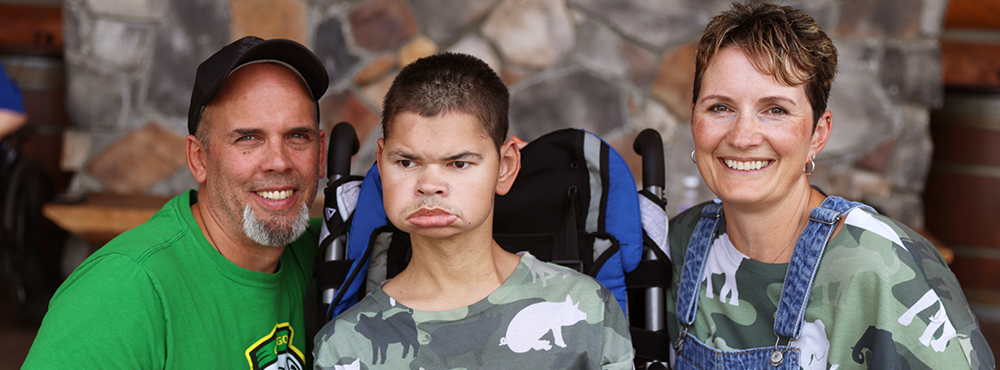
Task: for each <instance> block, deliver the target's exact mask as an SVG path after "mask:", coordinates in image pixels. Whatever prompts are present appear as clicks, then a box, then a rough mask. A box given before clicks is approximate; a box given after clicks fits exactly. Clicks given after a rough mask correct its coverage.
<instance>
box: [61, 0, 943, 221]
mask: <svg viewBox="0 0 1000 370" xmlns="http://www.w3.org/2000/svg"><path fill="white" fill-rule="evenodd" d="M728 3H729V2H728V1H725V0H702V1H674V0H671V1H647V0H228V1H204V0H171V1H159V0H66V1H65V3H64V6H65V8H64V9H65V10H64V19H65V27H64V28H65V39H66V53H65V60H66V64H67V79H68V103H67V104H68V110H69V113H70V117H71V120H72V123H73V127H74V128H73V129H72V130H71V131H70V132H68V133H67V134H66V135H65V144H66V148H68V149H67V150H66V151H65V153H64V157H63V162H62V165H63V167H64V168H65V169H67V170H72V171H75V172H76V175H75V177H74V180H73V184H72V189H73V190H77V191H107V192H118V193H146V194H157V195H173V194H176V193H179V192H181V191H183V190H185V189H187V188H191V187H196V186H197V184H196V183H195V182H194V180H193V178H192V177H191V175H190V174H189V173H188V170H187V167H186V166H185V163H184V160H183V158H184V151H183V137H184V135H185V134H186V123H185V117H186V109H187V105H188V100H189V97H190V89H191V85H192V82H193V79H194V73H195V68H196V66H197V64H198V63H199V62H200V61H202V60H203V59H204V58H206V57H207V56H208V55H210V54H211V53H212V52H213V51H215V50H217V49H218V48H220V47H222V46H223V45H225V44H227V43H229V42H231V41H232V40H234V39H237V38H239V37H241V36H244V35H257V36H260V37H264V38H272V37H284V38H289V39H293V40H296V41H299V42H302V43H303V44H305V45H307V46H309V47H310V48H312V49H313V50H314V51H315V52H316V53H317V55H318V56H319V57H320V59H321V60H322V61H323V63H325V65H326V67H327V71H328V72H329V74H330V77H331V80H330V81H331V83H330V89H329V91H328V93H327V95H326V96H325V97H324V98H323V100H322V102H321V104H322V113H321V115H322V122H323V125H324V126H326V127H329V125H332V124H334V123H336V122H339V121H341V120H344V121H348V122H351V123H352V124H354V125H355V127H356V129H357V131H358V133H359V135H360V136H361V141H362V149H361V153H359V155H358V156H357V157H356V159H355V166H354V169H355V172H358V173H361V172H363V171H365V170H366V169H367V167H368V166H369V165H370V164H371V163H373V161H374V142H375V140H376V139H377V136H378V135H379V130H378V127H377V126H378V121H379V113H380V112H379V106H380V102H381V98H382V96H383V94H384V93H385V91H386V90H387V89H388V86H389V84H390V82H391V80H392V78H393V76H394V75H395V73H396V72H398V70H399V68H400V66H403V65H405V64H407V63H409V62H411V61H413V60H415V59H417V58H419V57H422V56H426V55H430V54H433V53H435V52H438V51H446V50H447V51H458V52H465V53H470V54H473V55H476V56H478V57H480V58H481V59H483V60H485V61H486V62H487V63H488V64H490V65H491V66H492V67H493V68H494V69H496V70H497V71H498V72H499V74H500V75H501V76H502V77H503V79H504V81H505V82H507V84H508V86H509V87H510V89H511V92H512V107H511V122H512V128H511V131H512V132H511V133H512V134H513V135H516V136H518V137H520V138H522V139H524V140H531V139H534V138H536V137H538V136H539V135H541V134H543V133H545V132H548V131H552V130H555V129H558V128H563V127H578V128H584V129H587V130H590V131H592V132H595V133H597V134H599V135H601V136H602V137H603V138H605V140H607V141H608V142H609V143H611V144H612V146H614V147H615V148H616V149H618V150H619V152H620V153H621V154H623V155H624V156H625V157H626V159H627V161H628V162H629V163H630V165H631V166H633V167H632V169H633V173H634V174H635V176H636V177H637V181H638V176H639V175H640V171H639V167H638V165H639V158H638V157H637V156H636V155H635V154H634V153H633V152H632V149H631V142H632V140H633V139H634V138H635V136H636V134H637V133H638V132H639V131H641V130H642V129H645V128H655V129H657V130H658V131H659V132H660V133H661V134H662V136H663V139H664V147H665V156H666V159H667V174H668V185H667V189H666V190H665V192H666V195H667V197H668V199H669V200H670V205H668V208H669V211H670V213H671V214H674V213H676V212H677V210H678V206H681V205H683V204H687V203H690V202H694V201H699V200H705V199H709V198H711V197H712V194H711V193H710V192H709V191H708V189H707V188H705V187H704V185H703V184H701V183H700V177H697V176H698V174H697V170H696V168H695V166H694V164H692V163H691V160H690V159H689V157H688V155H689V153H690V152H691V150H692V149H693V142H692V139H691V134H690V130H689V126H688V121H689V118H690V117H689V115H690V101H691V84H692V78H693V76H692V75H693V70H694V65H693V60H694V57H693V51H692V46H693V43H694V42H695V41H697V39H698V37H699V36H700V34H701V32H702V30H703V29H704V27H705V24H707V22H708V20H709V19H710V18H711V17H712V16H714V15H715V14H718V13H719V12H720V11H722V10H724V9H726V8H727V7H728ZM784 3H786V4H788V5H792V6H795V7H798V8H800V9H803V10H805V11H806V12H807V13H809V14H811V15H812V16H813V17H814V18H816V20H817V21H818V22H819V23H820V25H821V26H822V27H823V28H824V29H825V30H826V31H827V33H828V34H830V35H831V36H832V37H833V38H834V40H835V42H836V44H837V47H838V48H839V50H840V73H839V75H838V77H837V82H836V83H835V84H834V87H833V94H832V95H833V97H832V98H831V101H830V107H829V108H830V110H831V111H833V112H834V121H833V122H834V125H833V127H834V131H833V138H832V139H831V141H830V144H829V145H828V146H827V148H826V149H825V150H824V151H823V152H822V153H821V154H820V156H819V157H818V159H817V165H818V169H817V171H816V173H815V174H814V175H813V176H812V177H811V180H812V182H813V183H814V184H816V185H819V186H821V187H822V188H824V189H825V190H826V191H827V192H828V193H831V194H838V195H843V196H845V197H848V198H852V199H859V200H863V201H866V202H869V203H870V204H873V205H875V206H876V207H878V208H880V209H881V210H882V211H884V212H885V213H887V214H889V215H891V216H893V217H895V218H898V219H900V220H902V221H904V222H906V223H909V224H911V225H913V226H918V227H919V226H922V223H923V214H922V212H923V211H922V209H923V207H922V204H921V199H920V193H921V191H922V190H923V186H924V183H925V177H926V173H927V169H928V166H929V161H930V154H931V149H932V148H931V142H930V139H929V137H928V129H927V126H928V112H929V109H930V108H933V107H935V106H938V105H940V104H941V100H942V93H941V72H940V57H939V54H940V52H939V47H938V42H937V37H938V35H939V33H940V28H941V26H940V25H941V22H942V16H943V13H944V11H945V8H946V5H947V3H946V1H945V0H883V1H878V2H872V1H867V0H814V1H784ZM692 176H695V177H694V178H691V177H692ZM685 177H689V178H688V179H687V181H684V178H685ZM685 183H688V184H687V185H688V187H686V186H685Z"/></svg>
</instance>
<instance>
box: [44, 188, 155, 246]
mask: <svg viewBox="0 0 1000 370" xmlns="http://www.w3.org/2000/svg"><path fill="white" fill-rule="evenodd" d="M169 200H170V198H167V197H154V196H147V195H117V194H98V193H94V194H88V195H87V197H86V198H85V199H84V200H83V201H82V202H79V203H46V204H45V205H44V206H42V213H43V214H44V215H45V217H46V218H48V219H49V220H52V222H54V223H55V224H56V225H59V227H61V228H62V229H63V230H66V231H69V232H71V233H73V234H76V235H78V236H80V237H81V238H83V239H85V240H87V241H88V242H90V243H92V244H94V245H95V246H101V245H104V244H105V243H107V242H108V241H110V240H111V239H114V237H116V236H118V234H121V233H122V232H125V230H128V229H131V228H133V227H136V226H139V225H140V224H142V223H143V222H146V220H148V219H149V218H150V217H151V216H153V214H154V213H156V212H157V211H159V210H160V208H162V207H163V205H164V204H165V203H167V201H169Z"/></svg>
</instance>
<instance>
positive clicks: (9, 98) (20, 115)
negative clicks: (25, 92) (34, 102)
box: [0, 66, 28, 139]
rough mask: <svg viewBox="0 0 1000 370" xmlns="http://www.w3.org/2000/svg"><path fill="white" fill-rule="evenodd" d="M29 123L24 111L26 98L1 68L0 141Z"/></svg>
mask: <svg viewBox="0 0 1000 370" xmlns="http://www.w3.org/2000/svg"><path fill="white" fill-rule="evenodd" d="M26 122H28V116H27V115H25V111H24V97H22V96H21V90H19V89H18V88H17V85H15V84H14V81H13V80H12V79H11V78H10V77H9V76H7V71H5V70H4V68H3V66H0V139H3V138H6V137H8V136H10V134H13V133H14V132H15V131H17V130H18V129H20V128H21V127H23V126H24V124H25V123H26Z"/></svg>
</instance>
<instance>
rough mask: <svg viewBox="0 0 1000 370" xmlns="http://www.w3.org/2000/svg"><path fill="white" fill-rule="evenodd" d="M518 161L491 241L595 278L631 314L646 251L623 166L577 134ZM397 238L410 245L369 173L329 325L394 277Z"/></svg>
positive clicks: (552, 139) (553, 139)
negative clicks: (631, 278) (634, 274)
mask: <svg viewBox="0 0 1000 370" xmlns="http://www.w3.org/2000/svg"><path fill="white" fill-rule="evenodd" d="M521 154H522V157H521V158H522V159H521V166H522V168H521V172H520V174H519V175H518V178H517V179H516V180H515V183H514V186H513V187H512V189H511V190H510V192H509V193H508V194H507V195H504V196H497V198H496V203H495V206H494V212H495V215H494V238H495V239H496V240H497V242H498V243H499V244H500V245H501V246H502V247H503V248H504V249H506V250H508V251H511V252H517V251H529V252H530V253H532V254H533V255H535V256H536V257H538V258H539V259H542V260H547V261H553V262H556V263H559V264H562V265H565V266H570V267H573V268H576V269H577V270H579V271H581V272H584V273H586V274H588V275H590V276H592V277H594V278H596V279H597V280H598V281H600V282H601V283H602V284H604V285H605V286H606V287H607V288H608V289H609V290H611V292H612V293H614V295H615V298H616V299H617V300H618V303H619V304H620V305H621V307H622V310H623V311H624V312H628V310H627V309H626V292H625V289H626V285H625V274H626V273H627V272H631V271H632V270H634V269H635V268H636V267H637V266H638V265H639V262H640V260H641V259H642V251H643V244H642V243H643V233H642V222H641V216H640V210H639V200H638V194H637V192H636V184H635V180H634V178H633V176H632V173H631V172H630V171H629V168H628V165H627V164H626V163H625V161H624V160H623V159H622V157H621V156H620V155H619V154H618V153H617V152H615V150H614V149H612V148H611V146H609V145H608V144H607V143H606V142H604V141H603V140H601V139H600V138H599V137H597V136H596V135H594V134H592V133H589V132H586V131H583V130H577V129H565V130H559V131H555V132H552V133H549V134H547V135H545V136H542V137H540V138H538V139H536V140H534V141H532V142H531V143H530V144H528V145H527V146H526V147H525V148H524V149H523V150H522V151H521ZM402 238H408V237H407V236H406V235H405V233H402V232H399V231H398V230H396V229H395V228H394V227H393V226H392V225H391V224H390V223H389V222H388V219H387V218H386V214H385V209H384V208H383V206H382V181H381V178H380V177H379V174H378V169H377V167H376V166H372V168H371V169H370V170H369V171H368V173H367V175H366V176H365V178H364V180H363V182H362V185H361V191H360V194H359V196H358V203H357V208H356V209H355V211H354V214H353V216H352V220H351V225H350V229H349V234H348V242H347V256H346V257H347V259H348V260H353V263H352V264H351V267H350V271H348V273H347V278H346V280H345V281H344V283H343V285H341V288H340V289H339V291H338V294H337V299H335V300H334V306H333V307H332V309H333V312H332V316H333V317H335V316H336V315H339V314H340V313H341V312H343V311H344V310H346V309H347V308H349V307H351V306H353V305H354V304H355V303H357V302H358V299H360V298H361V296H362V295H363V293H364V292H366V291H370V290H371V289H372V288H373V287H374V286H377V284H380V283H381V282H382V281H384V280H385V279H386V278H389V277H392V275H393V273H395V272H398V271H393V270H394V268H393V267H392V265H393V263H394V262H393V261H399V260H400V258H405V253H404V256H403V257H400V256H398V252H394V251H391V250H392V249H397V248H396V247H393V244H394V243H395V245H397V246H398V245H399V244H400V243H401V242H402V240H401V239H402ZM394 253H395V254H396V256H395V257H393V256H391V255H392V254H394ZM396 264H397V265H398V263H396ZM403 264H404V265H405V260H404V262H403ZM366 281H367V286H364V287H363V285H362V284H364V283H365V282H366Z"/></svg>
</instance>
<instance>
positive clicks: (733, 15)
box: [693, 3, 837, 128]
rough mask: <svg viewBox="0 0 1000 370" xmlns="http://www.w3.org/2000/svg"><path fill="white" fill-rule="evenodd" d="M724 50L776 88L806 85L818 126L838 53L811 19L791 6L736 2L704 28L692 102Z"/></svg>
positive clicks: (697, 57)
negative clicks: (741, 57) (740, 56)
mask: <svg viewBox="0 0 1000 370" xmlns="http://www.w3.org/2000/svg"><path fill="white" fill-rule="evenodd" d="M728 46H736V47H738V48H739V49H740V50H741V51H743V53H744V54H745V55H746V56H747V58H748V59H749V60H750V62H751V63H753V65H754V67H755V68H756V69H757V70H758V71H760V72H761V73H763V74H766V75H770V76H774V79H775V80H776V81H778V82H780V83H784V84H786V85H789V86H797V85H801V84H805V89H806V97H807V98H808V99H809V104H810V105H811V106H812V109H813V127H814V128H815V127H816V123H817V122H818V121H819V117H820V116H822V115H823V112H824V111H826V102H827V100H828V99H829V97H830V86H831V85H832V84H833V77H834V75H835V74H836V73H837V48H836V47H835V46H834V45H833V41H832V40H830V38H829V37H827V36H826V33H824V32H823V30H822V29H820V28H819V25H817V24H816V21H815V20H813V19H812V17H810V16H808V15H806V14H805V13H803V12H801V11H798V10H796V9H794V8H792V7H790V6H777V5H774V4H768V3H757V4H752V3H734V4H733V5H732V8H730V9H729V10H727V11H725V12H723V13H722V14H719V15H718V16H716V17H715V18H713V19H712V21H711V22H709V23H708V26H707V27H705V34H704V35H702V37H701V40H699V41H698V45H697V47H696V49H695V72H694V97H693V101H695V102H697V101H698V92H699V90H700V89H701V78H702V74H703V73H704V72H705V68H707V67H708V64H709V63H710V62H711V61H712V59H713V58H715V56H716V55H717V54H718V53H719V50H722V49H723V48H725V47H728Z"/></svg>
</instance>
